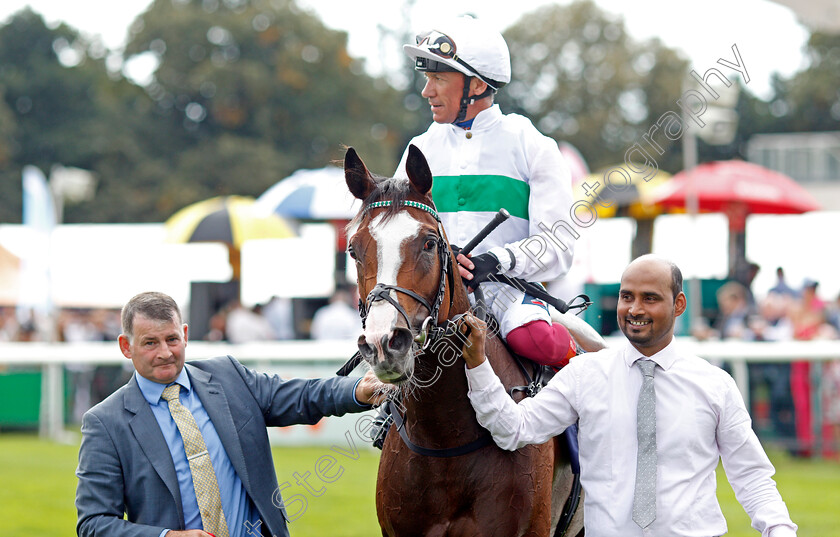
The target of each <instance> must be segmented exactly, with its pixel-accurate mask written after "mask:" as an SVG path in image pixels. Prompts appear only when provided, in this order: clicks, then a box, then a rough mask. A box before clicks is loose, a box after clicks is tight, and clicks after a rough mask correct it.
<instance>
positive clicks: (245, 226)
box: [165, 196, 295, 280]
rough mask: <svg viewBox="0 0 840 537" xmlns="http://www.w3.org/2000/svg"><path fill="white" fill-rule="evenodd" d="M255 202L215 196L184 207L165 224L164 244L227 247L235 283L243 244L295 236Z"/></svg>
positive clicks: (240, 197)
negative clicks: (255, 240)
mask: <svg viewBox="0 0 840 537" xmlns="http://www.w3.org/2000/svg"><path fill="white" fill-rule="evenodd" d="M255 203H256V200H255V199H254V198H251V197H247V196H219V197H216V198H210V199H208V200H204V201H199V202H197V203H193V204H192V205H188V206H187V207H184V208H183V209H181V210H180V211H178V212H176V213H175V214H173V215H172V216H170V217H169V219H168V220H167V221H166V223H165V226H166V241H167V242H175V243H185V242H223V243H225V244H227V246H228V255H229V258H230V266H231V268H232V269H233V279H234V280H238V279H239V275H240V271H241V263H240V250H241V249H242V244H243V243H244V242H245V241H248V240H252V239H285V238H289V237H294V236H295V232H294V230H293V229H292V228H291V226H289V224H287V223H286V221H285V220H283V219H282V218H280V217H279V216H277V215H276V214H262V213H261V212H260V211H258V210H257V209H256V207H255Z"/></svg>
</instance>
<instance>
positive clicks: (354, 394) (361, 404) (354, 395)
mask: <svg viewBox="0 0 840 537" xmlns="http://www.w3.org/2000/svg"><path fill="white" fill-rule="evenodd" d="M361 381H362V377H359V380H357V381H356V384H354V385H353V400H354V401H356V404H357V405H359V406H360V407H362V408H373V405H370V404H368V403H363V402H361V401H359V398H358V397H356V388H358V387H359V383H360V382H361ZM161 537H162V536H161Z"/></svg>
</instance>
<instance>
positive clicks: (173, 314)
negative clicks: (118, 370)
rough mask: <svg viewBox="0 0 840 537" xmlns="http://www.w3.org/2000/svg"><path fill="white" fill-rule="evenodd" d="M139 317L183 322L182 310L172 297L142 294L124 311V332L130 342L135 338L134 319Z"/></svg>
mask: <svg viewBox="0 0 840 537" xmlns="http://www.w3.org/2000/svg"><path fill="white" fill-rule="evenodd" d="M138 315H142V316H143V317H146V318H147V319H151V320H154V321H176V322H178V323H180V322H181V310H180V308H178V304H177V303H176V302H175V300H173V299H172V297H171V296H169V295H166V294H164V293H156V292H153V291H150V292H146V293H140V294H139V295H135V296H134V297H133V298H132V299H131V300H129V301H128V303H127V304H126V305H125V306H123V309H122V314H121V317H122V331H123V334H125V335H126V336H127V337H128V339H129V340H131V338H132V337H133V336H134V319H135V318H136V317H137V316H138Z"/></svg>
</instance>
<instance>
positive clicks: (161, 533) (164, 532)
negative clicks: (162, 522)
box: [158, 529, 169, 537]
mask: <svg viewBox="0 0 840 537" xmlns="http://www.w3.org/2000/svg"><path fill="white" fill-rule="evenodd" d="M167 533H169V530H168V529H165V530H163V531H162V532H160V535H158V537H163V536H164V535H166V534H167Z"/></svg>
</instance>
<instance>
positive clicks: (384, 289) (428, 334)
mask: <svg viewBox="0 0 840 537" xmlns="http://www.w3.org/2000/svg"><path fill="white" fill-rule="evenodd" d="M398 203H399V204H400V205H403V206H406V207H414V208H415V209H421V210H423V211H426V212H427V213H429V214H431V215H432V216H434V217H435V220H436V221H437V228H438V229H437V250H438V259H439V260H440V267H441V271H440V283H439V284H438V291H437V295H436V296H435V302H434V304H430V303H429V301H428V300H427V299H426V298H424V297H422V296H420V295H419V294H417V293H415V292H414V291H412V290H411V289H406V288H404V287H400V286H398V285H387V284H384V283H377V284H376V285H375V286H374V287H373V289H372V290H371V292H370V293H368V295H367V297H366V298H365V301H364V302H362V300H361V299H359V315H360V316H361V318H362V329H364V328H365V322H366V321H367V316H368V312H369V311H370V308H371V307H372V306H373V305H374V304H375V303H376V302H379V301H383V300H384V301H385V302H388V303H389V304H391V305H392V306H394V308H396V310H397V311H398V312H399V313H400V315H402V316H403V319H405V324H406V326H407V327H408V328H409V330H411V332H412V334H413V335H414V341H415V342H417V343H418V344H419V345H420V346H421V347H422V348H423V349H426V348H427V347H428V346H429V345H430V344H431V343H432V342H433V341H434V340H435V339H437V338H438V337H440V335H442V334H443V333H444V331H445V328H444V327H442V326H440V323H438V320H437V318H438V312H439V311H440V307H441V305H442V304H443V296H444V294H445V293H446V279H447V276H448V277H449V290H450V291H449V293H450V297H449V299H450V302H451V301H452V294H453V293H454V279H453V275H452V258H451V257H450V256H449V245H448V244H447V243H446V240H444V234H443V228H442V226H441V223H440V217H439V216H438V214H437V211H436V210H435V209H434V208H433V207H430V206H429V205H426V204H424V203H420V202H417V201H409V200H404V201H400V202H398ZM393 204H394V202H393V201H390V200H388V201H376V202H374V203H371V204H370V205H368V206H366V207H365V208H364V209H362V212H363V213H366V212H369V211H371V210H372V209H377V208H379V207H390V206H392V205H393ZM391 291H395V292H397V293H402V294H404V295H407V296H410V297H411V298H413V299H414V300H416V301H417V302H419V303H420V305H421V306H423V307H424V308H426V310H427V311H428V312H429V316H428V317H426V319H425V320H424V321H423V324H422V326H420V327H419V328H415V327H413V326H412V324H411V319H409V317H408V313H406V311H405V308H403V307H402V306H401V305H400V302H399V300H397V299H396V298H394V297H392V296H391ZM443 324H446V323H443ZM415 330H416V332H415Z"/></svg>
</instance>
